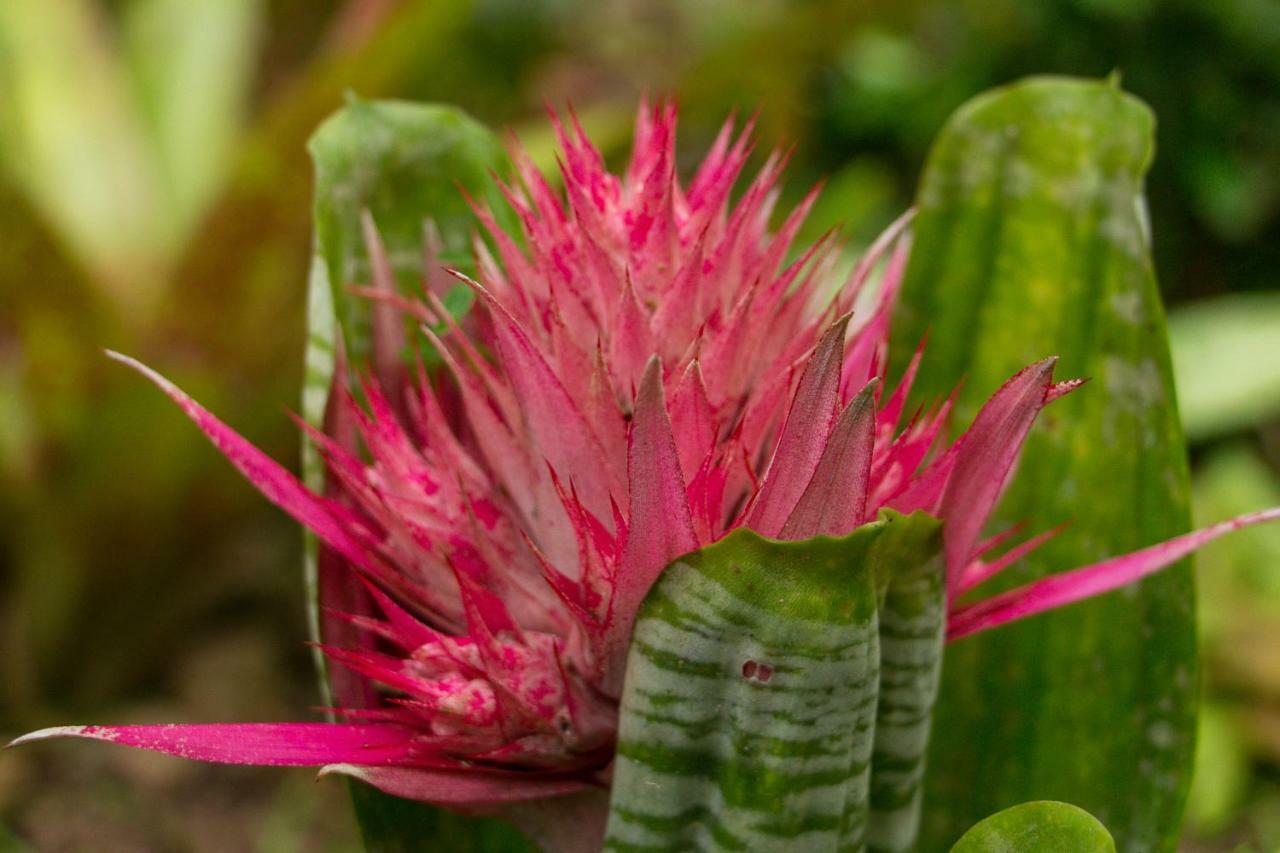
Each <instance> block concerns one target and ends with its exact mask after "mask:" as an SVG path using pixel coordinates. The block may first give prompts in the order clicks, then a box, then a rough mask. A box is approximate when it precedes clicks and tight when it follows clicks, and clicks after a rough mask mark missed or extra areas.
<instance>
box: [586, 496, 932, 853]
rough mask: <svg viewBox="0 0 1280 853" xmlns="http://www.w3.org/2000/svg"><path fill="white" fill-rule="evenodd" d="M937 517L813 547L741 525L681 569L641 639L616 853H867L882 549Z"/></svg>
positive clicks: (621, 757) (642, 619)
mask: <svg viewBox="0 0 1280 853" xmlns="http://www.w3.org/2000/svg"><path fill="white" fill-rule="evenodd" d="M936 524H937V523H936V522H935V521H933V520H932V519H926V518H924V517H923V516H917V517H913V518H912V519H902V518H901V517H895V518H892V519H888V518H886V519H881V520H879V521H876V522H874V523H872V524H867V525H864V526H863V527H861V528H859V529H858V530H856V531H854V532H853V533H852V534H850V535H849V536H847V537H844V538H842V539H832V538H828V537H818V538H816V539H810V540H806V541H803V542H779V541H775V540H769V539H765V538H763V537H761V536H758V535H757V534H755V533H752V532H751V531H749V530H738V531H735V532H734V533H732V534H730V535H729V536H727V537H726V538H725V539H723V540H721V541H720V542H717V543H716V544H714V545H712V546H710V547H708V548H705V549H703V550H701V551H698V552H696V553H694V554H690V555H688V556H686V557H682V558H681V559H679V560H677V561H676V562H675V563H673V564H672V565H671V566H669V567H668V568H667V569H666V571H665V572H664V573H663V574H662V576H661V578H660V579H659V580H658V582H657V583H656V584H655V585H654V587H653V589H652V590H651V591H650V593H649V595H648V597H647V598H646V599H645V603H644V606H643V607H642V608H641V611H640V616H639V619H638V621H637V623H636V627H635V631H634V632H633V634H632V644H631V650H630V655H629V657H628V661H627V676H626V683H625V686H624V689H623V695H622V703H621V720H620V728H619V746H618V757H617V762H616V764H615V770H614V778H613V795H612V802H611V814H610V819H609V827H608V833H607V840H606V845H605V846H606V849H608V850H618V851H637V850H675V849H679V850H753V851H768V850H806V851H824V850H831V851H837V850H859V849H862V848H863V847H864V845H865V841H866V832H867V823H868V817H869V808H868V803H869V791H870V786H871V781H870V776H871V754H872V745H873V738H874V724H875V715H876V709H877V695H878V685H879V679H880V671H879V660H880V634H879V626H878V620H877V614H876V608H877V598H878V595H879V592H880V591H882V590H883V587H884V586H885V584H884V583H878V582H877V575H878V574H879V575H883V574H885V573H886V572H887V571H890V570H891V568H893V567H892V566H891V562H892V561H891V560H888V559H887V557H888V556H889V555H890V553H891V552H882V551H881V550H880V549H879V547H878V543H879V542H882V541H884V542H889V541H897V542H899V544H901V543H902V541H903V537H901V536H898V537H896V538H895V537H894V536H893V535H890V534H888V531H890V530H893V531H895V532H897V531H899V530H902V531H905V530H906V529H907V528H908V527H909V526H914V525H921V526H922V527H921V529H924V528H932V529H933V530H934V531H935V532H936ZM917 535H920V534H917ZM926 538H927V537H926ZM892 553H894V554H898V555H900V554H901V553H902V551H901V549H900V550H899V551H897V552H892ZM895 573H896V572H895ZM939 642H940V640H939Z"/></svg>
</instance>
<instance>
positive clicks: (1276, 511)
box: [947, 507, 1280, 640]
mask: <svg viewBox="0 0 1280 853" xmlns="http://www.w3.org/2000/svg"><path fill="white" fill-rule="evenodd" d="M1276 520H1280V507H1273V508H1272V509H1267V510H1262V511H1260V512H1254V513H1249V514H1248V515H1242V516H1239V517H1237V518H1233V519H1230V520H1228V521H1223V522H1219V523H1218V524H1215V525H1213V526H1211V527H1206V528H1204V529H1203V530H1197V531H1194V532H1192V533H1187V534H1184V535H1182V536H1178V537H1176V538H1174V539H1170V540H1168V541H1166V542H1162V543H1160V544H1158V545H1152V546H1151V547H1149V548H1144V549H1142V550H1141V551H1134V552H1133V553H1132V554H1125V555H1124V556H1121V557H1112V558H1111V559H1108V560H1103V561H1102V562H1100V563H1094V564H1093V565H1091V566H1084V567H1081V568H1078V569H1074V570H1072V571H1068V572H1063V573H1062V574H1057V575H1052V576H1050V577H1047V578H1044V579H1042V580H1038V581H1035V582H1034V583H1030V584H1027V585H1026V586H1022V587H1019V588H1017V589H1013V590H1010V591H1008V592H1005V593H1002V594H1000V595H997V596H994V597H993V598H989V599H987V600H985V601H979V602H977V603H976V604H971V605H968V606H965V607H961V608H959V609H957V610H956V611H954V612H953V613H952V614H951V617H950V619H949V620H948V623H947V639H948V640H958V639H960V638H961V637H965V636H968V635H969V634H976V633H978V632H979V631H986V630H988V629H991V628H995V627H997V626H999V625H1003V624H1005V623H1007V622H1013V621H1016V620H1018V619H1025V618H1026V617H1028V616H1033V615H1035V614H1037V613H1042V612H1044V611H1046V610H1053V609H1055V608H1058V607H1064V606H1066V605H1068V604H1073V603H1075V602H1077V601H1081V600H1083V599H1086V598H1092V597H1093V596H1095V595H1101V594H1102V593H1104V592H1110V591H1111V590H1114V589H1118V588H1120V587H1122V586H1127V585H1128V584H1131V583H1133V582H1135V581H1138V580H1141V579H1142V578H1144V577H1146V576H1147V575H1150V574H1154V573H1155V572H1158V571H1160V570H1161V569H1163V568H1165V567H1167V566H1170V565H1172V564H1173V563H1176V562H1177V561H1178V560H1180V559H1182V558H1183V557H1185V556H1187V555H1188V554H1190V553H1192V552H1193V551H1196V550H1197V549H1199V548H1201V547H1202V546H1204V545H1205V544H1206V543H1208V542H1211V541H1213V540H1214V539H1217V538H1218V537H1219V536H1223V535H1225V534H1227V533H1230V532H1232V531H1234V530H1239V529H1241V528H1243V527H1249V526H1251V525H1254V524H1261V523H1263V522H1268V521H1276Z"/></svg>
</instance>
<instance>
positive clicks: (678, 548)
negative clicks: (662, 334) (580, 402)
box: [609, 358, 698, 689]
mask: <svg viewBox="0 0 1280 853" xmlns="http://www.w3.org/2000/svg"><path fill="white" fill-rule="evenodd" d="M627 459H628V476H629V477H630V480H631V508H630V517H629V521H628V532H627V541H626V545H625V546H624V549H623V552H622V565H621V568H620V569H619V579H618V588H617V590H616V592H615V598H614V603H613V612H612V614H611V616H612V620H613V621H612V624H611V625H610V626H609V637H610V644H611V647H612V654H613V655H614V656H618V657H621V656H625V654H626V649H627V642H628V640H629V639H630V637H631V625H632V623H633V622H634V621H635V613H636V611H637V610H638V609H639V607H640V602H641V601H643V600H644V597H645V595H647V594H648V592H649V587H650V586H652V585H653V582H654V580H656V579H657V577H658V573H659V572H661V571H662V570H663V569H664V568H666V567H667V564H668V563H670V562H671V561H672V560H674V559H675V558H676V557H679V556H680V555H681V554H687V553H689V552H690V551H694V550H696V549H697V547H698V537H697V535H696V534H695V533H694V530H693V516H692V514H691V513H690V511H689V498H688V492H687V491H686V488H685V482H684V477H683V475H682V474H681V473H680V456H679V454H678V453H677V451H676V443H675V438H674V437H673V436H672V434H671V422H670V421H669V420H668V419H667V408H666V401H665V400H664V398H663V392H662V364H661V363H660V362H659V361H658V359H657V358H652V359H650V360H649V365H648V366H647V367H646V368H645V371H644V377H643V378H642V379H641V380H640V390H639V393H638V394H637V395H636V410H635V417H634V419H633V421H632V423H631V439H630V447H629V449H628V451H627ZM616 660H617V659H616V658H615V661H616ZM615 671H616V672H617V674H618V675H619V676H621V674H622V673H621V667H620V666H618V667H616V669H615ZM610 686H611V687H614V688H615V689H616V688H617V687H620V686H621V684H620V679H619V684H617V685H610Z"/></svg>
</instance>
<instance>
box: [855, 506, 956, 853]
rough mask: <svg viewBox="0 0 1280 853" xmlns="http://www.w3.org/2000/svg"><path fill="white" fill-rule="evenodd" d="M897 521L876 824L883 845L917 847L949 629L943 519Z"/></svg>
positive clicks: (881, 545)
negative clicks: (922, 798) (944, 640)
mask: <svg viewBox="0 0 1280 853" xmlns="http://www.w3.org/2000/svg"><path fill="white" fill-rule="evenodd" d="M884 517H885V518H888V519H890V520H892V521H893V522H895V523H893V524H890V525H888V527H887V528H886V530H885V531H884V533H883V534H881V536H880V540H879V541H878V542H877V543H876V549H875V551H876V553H875V557H876V565H877V568H878V577H879V579H880V582H881V583H882V584H884V585H887V588H886V589H885V592H884V594H883V596H882V598H881V602H880V609H879V622H880V690H879V697H878V700H877V706H876V735H875V747H874V748H873V750H872V754H871V825H870V829H869V830H868V833H867V837H868V843H869V846H870V847H871V849H872V850H876V851H908V850H914V849H915V844H916V839H917V836H918V834H919V831H920V807H921V795H922V793H923V781H924V774H925V753H926V750H927V749H928V746H929V733H930V728H931V726H932V722H933V704H934V701H935V700H936V699H937V696H938V681H939V676H940V674H941V669H942V644H943V638H944V637H945V635H946V628H947V589H946V575H945V567H944V564H943V560H942V525H941V523H940V522H939V521H938V520H937V519H935V518H931V517H929V516H927V515H925V514H923V513H915V514H914V515H911V516H908V517H906V518H903V517H902V516H900V515H898V514H897V513H893V512H890V511H886V512H885V514H884Z"/></svg>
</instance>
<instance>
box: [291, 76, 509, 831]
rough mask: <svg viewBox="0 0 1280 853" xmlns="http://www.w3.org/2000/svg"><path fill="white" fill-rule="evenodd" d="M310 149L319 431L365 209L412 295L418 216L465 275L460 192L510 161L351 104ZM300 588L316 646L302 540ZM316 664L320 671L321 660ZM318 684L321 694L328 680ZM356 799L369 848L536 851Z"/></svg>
mask: <svg viewBox="0 0 1280 853" xmlns="http://www.w3.org/2000/svg"><path fill="white" fill-rule="evenodd" d="M309 149H310V151H311V156H312V158H313V160H314V162H315V175H316V188H315V212H314V215H315V235H314V242H313V256H312V261H311V271H310V277H309V281H308V312H307V323H308V337H307V354H306V375H305V379H304V384H303V394H302V413H303V417H304V418H306V420H307V422H308V423H311V424H313V425H316V426H321V425H322V424H323V421H324V411H325V406H326V404H327V402H328V397H329V389H330V387H331V383H332V381H333V374H334V357H335V352H336V347H337V336H338V334H339V333H341V334H342V337H343V342H344V345H345V348H346V352H347V353H348V357H349V358H351V359H352V360H353V361H355V362H356V363H359V362H360V361H362V360H363V359H364V358H365V356H366V355H367V353H368V352H369V314H370V312H369V306H368V304H367V302H366V300H364V299H362V298H361V297H359V296H356V295H355V294H352V293H351V292H349V290H348V285H350V284H354V283H368V282H369V281H370V270H369V259H368V256H367V255H366V252H365V247H364V241H363V237H362V235H361V227H360V217H361V212H362V211H364V210H366V209H367V210H368V211H369V212H370V213H371V214H372V216H373V219H374V221H375V222H376V223H377V226H378V230H379V233H380V235H381V237H382V241H383V243H384V245H385V247H386V250H387V254H388V256H389V258H390V260H391V263H392V266H393V268H394V272H395V275H396V280H397V284H398V285H399V286H400V288H401V289H402V290H403V291H404V292H406V293H411V294H412V293H416V292H417V288H418V287H419V281H420V276H421V275H422V272H423V269H422V265H423V249H422V246H423V224H424V220H425V219H426V218H427V217H430V218H431V219H432V221H434V222H435V224H436V227H437V228H438V231H439V235H440V241H441V244H442V250H443V251H442V252H441V255H440V260H441V261H442V262H443V263H445V264H448V265H451V266H458V267H463V268H466V267H467V266H468V264H469V255H468V241H469V239H470V236H471V233H472V229H473V228H474V217H473V216H472V214H471V211H470V209H469V207H468V204H467V201H466V199H465V197H464V195H463V193H462V190H463V189H465V190H466V191H467V192H469V193H471V194H473V195H474V196H477V197H483V196H485V195H486V194H488V193H489V192H491V191H492V187H493V181H492V178H491V173H492V172H494V171H501V170H503V169H504V168H505V166H506V162H507V161H506V155H505V153H504V152H503V149H502V147H501V145H500V144H499V143H498V141H497V140H496V138H495V137H494V135H493V134H492V133H490V132H489V130H487V129H486V128H485V127H483V126H482V125H480V124H478V123H477V122H475V121H474V120H472V119H471V118H470V117H468V116H467V115H466V114H465V113H463V112H462V111H461V110H458V109H455V108H453V107H447V106H440V105H434V104H411V103H403V102H396V101H362V100H360V99H358V98H355V97H350V98H349V99H348V103H347V105H346V107H344V108H343V109H341V110H339V111H338V112H337V113H335V114H334V115H333V116H332V117H331V118H329V119H328V120H327V121H326V122H325V123H324V124H323V125H321V126H320V128H319V129H318V130H317V131H316V133H315V135H314V136H312V138H311V142H310V145H309ZM303 475H304V478H305V479H306V481H307V484H308V485H309V486H310V487H311V488H313V489H316V490H320V489H322V488H323V486H324V471H323V466H322V464H321V461H320V458H319V454H318V453H317V452H316V449H315V447H314V446H313V445H312V444H311V442H308V441H304V445H303ZM306 584H307V601H308V618H309V624H310V629H311V634H312V637H313V639H317V640H318V639H319V638H320V619H319V601H318V589H317V577H316V543H315V540H314V538H313V537H308V539H307V543H306ZM317 665H318V666H319V667H320V670H321V672H322V673H323V671H324V662H323V659H322V658H321V657H320V656H319V655H317ZM322 682H323V685H324V689H325V690H326V691H327V690H328V683H327V679H324V678H322ZM352 800H353V802H354V804H355V807H356V813H357V816H358V817H359V819H360V825H361V829H362V832H363V834H364V839H365V843H366V845H367V846H368V848H369V849H370V850H374V851H402V850H403V851H409V850H423V849H429V848H431V847H432V846H434V844H435V843H436V842H438V841H439V840H440V839H443V838H447V839H448V843H449V849H454V850H485V851H508V850H512V851H525V850H530V849H531V847H530V845H529V842H528V841H527V840H525V838H524V837H523V836H522V835H521V834H520V833H518V832H516V831H515V830H514V829H512V828H511V827H509V826H508V825H506V824H505V823H502V822H499V821H496V820H492V819H488V820H480V819H471V818H464V817H460V816H458V815H454V814H451V813H448V812H445V811H442V810H440V809H436V808H432V807H430V806H427V805H424V804H422V803H415V802H410V801H407V800H400V799H396V798H394V797H389V796H387V795H385V794H382V793H380V792H378V791H376V790H374V789H372V788H367V787H364V786H363V785H360V784H358V783H352Z"/></svg>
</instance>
